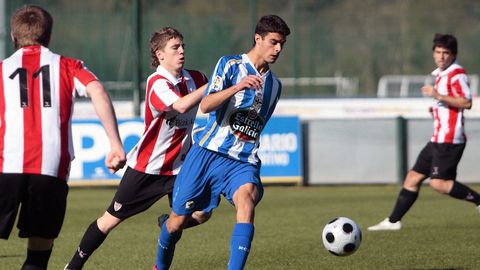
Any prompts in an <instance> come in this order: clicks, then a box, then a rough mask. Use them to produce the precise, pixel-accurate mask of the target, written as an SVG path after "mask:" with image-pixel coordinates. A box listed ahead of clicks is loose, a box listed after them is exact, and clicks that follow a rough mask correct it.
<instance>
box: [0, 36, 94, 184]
mask: <svg viewBox="0 0 480 270" xmlns="http://www.w3.org/2000/svg"><path fill="white" fill-rule="evenodd" d="M94 80H97V78H96V77H95V75H93V73H91V72H90V71H88V70H87V69H86V68H85V67H84V66H83V64H82V62H81V61H79V60H76V59H71V58H66V57H64V56H61V55H58V54H55V53H53V52H51V51H50V50H49V49H48V48H46V47H43V46H40V45H36V46H26V47H23V48H21V49H19V50H17V51H16V52H15V53H14V54H13V55H11V56H10V57H8V58H7V59H5V60H4V61H2V62H1V63H0V172H2V173H26V174H42V175H50V176H54V177H58V178H60V179H66V178H67V177H68V174H69V171H70V161H71V160H72V159H73V157H74V152H73V144H72V134H71V117H72V112H73V103H74V101H75V94H77V95H79V96H86V95H87V93H86V85H87V84H88V83H90V82H91V81H94Z"/></svg>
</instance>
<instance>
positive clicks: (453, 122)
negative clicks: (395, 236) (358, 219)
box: [368, 34, 480, 231]
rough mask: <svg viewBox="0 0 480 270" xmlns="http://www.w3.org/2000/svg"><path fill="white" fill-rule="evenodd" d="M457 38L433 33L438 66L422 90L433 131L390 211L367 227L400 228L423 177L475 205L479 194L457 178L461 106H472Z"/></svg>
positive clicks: (463, 141) (479, 200)
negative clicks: (429, 103) (429, 104)
mask: <svg viewBox="0 0 480 270" xmlns="http://www.w3.org/2000/svg"><path fill="white" fill-rule="evenodd" d="M456 57H457V39H456V38H455V37H454V36H452V35H441V34H436V35H435V37H434V39H433V59H434V61H435V64H436V65H437V69H436V70H434V71H433V72H432V74H433V75H434V76H436V79H435V86H432V85H425V86H423V87H422V93H423V94H424V95H426V96H430V97H432V98H433V99H434V104H433V107H432V115H433V119H434V132H433V136H432V138H431V140H430V141H429V142H428V143H427V145H426V146H425V147H424V148H423V150H422V151H421V152H420V154H419V156H418V158H417V161H416V163H415V164H414V166H413V168H412V169H411V170H410V171H409V172H408V174H407V176H406V178H405V181H404V183H403V188H402V190H401V191H400V194H399V195H398V198H397V202H396V204H395V207H394V209H393V212H392V213H391V214H390V216H389V217H388V218H386V219H385V220H383V221H382V222H380V223H379V224H377V225H374V226H371V227H369V228H368V230H370V231H380V230H400V229H401V227H402V224H401V222H400V220H401V219H402V218H403V216H404V215H405V214H406V213H407V212H408V210H409V209H410V207H411V206H412V205H413V204H414V203H415V201H416V199H417V197H418V193H419V192H420V186H421V184H422V183H423V181H424V180H425V179H427V178H430V182H429V184H430V186H431V187H432V188H433V189H434V190H436V191H437V192H440V193H443V194H448V195H450V196H451V197H453V198H457V199H460V200H466V201H469V202H472V203H474V204H475V205H477V209H478V210H479V211H480V206H479V205H480V196H479V195H478V193H476V192H475V191H473V190H471V189H470V188H469V187H467V186H465V185H463V184H461V183H459V182H458V181H456V177H457V165H458V163H459V162H460V159H461V157H462V154H463V150H464V149H465V144H466V136H465V130H464V117H463V110H464V109H470V108H471V107H472V96H471V93H470V88H469V86H468V78H467V75H466V73H465V70H464V69H463V68H462V67H461V66H460V65H458V63H457V62H456Z"/></svg>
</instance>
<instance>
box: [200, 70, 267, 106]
mask: <svg viewBox="0 0 480 270" xmlns="http://www.w3.org/2000/svg"><path fill="white" fill-rule="evenodd" d="M262 83H263V80H262V78H261V77H260V76H257V75H248V76H246V77H245V78H243V79H242V80H241V81H240V82H239V83H237V84H236V85H233V86H231V87H229V88H227V89H225V90H222V91H219V92H216V93H213V94H209V95H207V96H206V97H205V98H204V99H203V100H202V102H201V103H200V110H201V111H202V113H209V112H212V111H215V110H216V109H218V108H220V107H221V106H222V105H223V103H224V102H225V101H227V100H228V99H229V98H230V97H232V96H233V95H235V94H236V93H238V92H240V91H242V90H244V89H247V88H254V89H257V90H258V89H262Z"/></svg>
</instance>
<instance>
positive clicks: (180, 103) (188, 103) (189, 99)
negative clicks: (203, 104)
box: [172, 84, 207, 113]
mask: <svg viewBox="0 0 480 270" xmlns="http://www.w3.org/2000/svg"><path fill="white" fill-rule="evenodd" d="M205 88H207V84H204V85H202V86H201V87H199V88H198V89H197V90H195V91H193V92H192V93H190V94H188V95H186V96H183V97H181V98H179V99H178V100H177V101H175V102H174V103H173V104H172V108H173V109H174V110H175V111H177V112H179V113H185V112H188V111H189V110H190V109H191V108H192V107H194V106H195V105H197V104H198V103H199V102H200V101H201V100H202V97H203V93H205Z"/></svg>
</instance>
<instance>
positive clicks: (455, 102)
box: [422, 85, 472, 110]
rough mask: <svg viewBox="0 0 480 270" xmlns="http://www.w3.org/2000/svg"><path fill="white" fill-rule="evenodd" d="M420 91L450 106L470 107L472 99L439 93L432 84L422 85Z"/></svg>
mask: <svg viewBox="0 0 480 270" xmlns="http://www.w3.org/2000/svg"><path fill="white" fill-rule="evenodd" d="M422 93H423V95H425V96H429V97H432V98H434V99H436V100H438V101H441V102H444V103H446V104H447V105H448V106H452V107H455V108H459V109H467V110H469V109H470V108H472V101H471V100H469V99H466V98H463V97H452V96H447V95H441V94H439V93H438V92H437V90H436V89H435V87H433V86H432V85H424V86H423V87H422Z"/></svg>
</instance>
